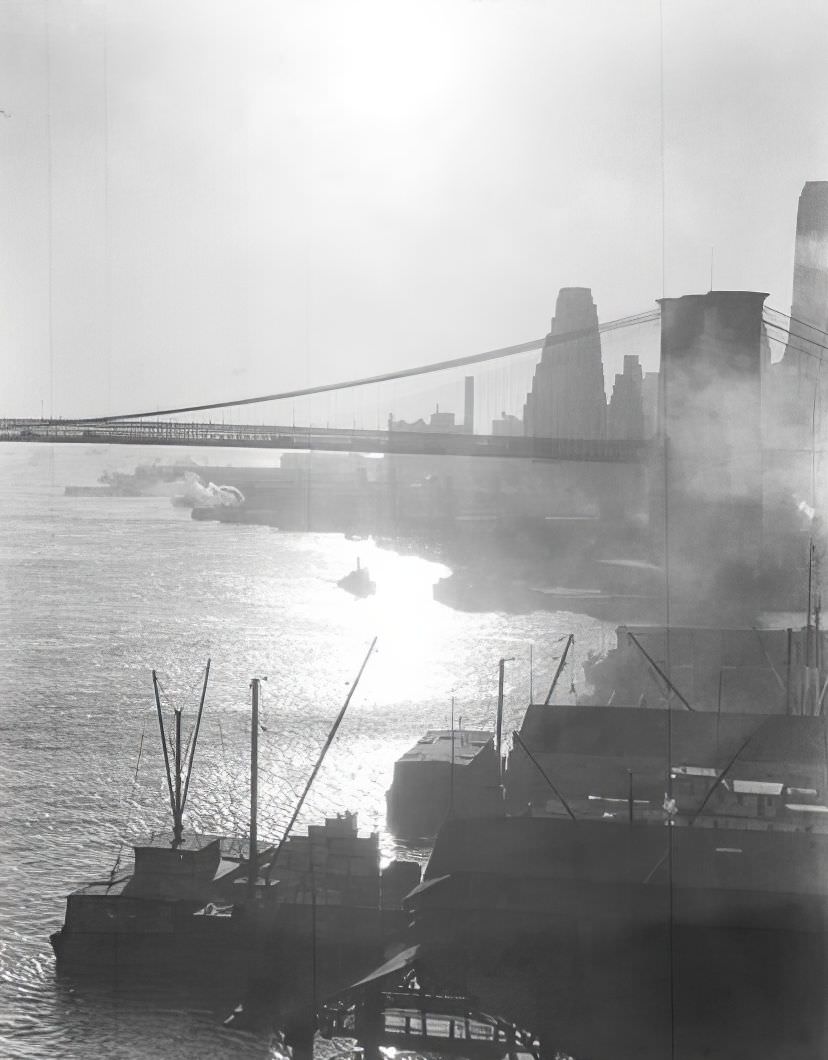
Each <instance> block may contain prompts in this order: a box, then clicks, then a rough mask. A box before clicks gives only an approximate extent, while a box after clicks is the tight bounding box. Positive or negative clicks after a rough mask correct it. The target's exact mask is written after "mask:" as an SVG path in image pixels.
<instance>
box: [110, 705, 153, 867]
mask: <svg viewBox="0 0 828 1060" xmlns="http://www.w3.org/2000/svg"><path fill="white" fill-rule="evenodd" d="M146 731H147V719H146V718H144V724H143V726H142V727H141V740H140V742H139V744H138V757H137V759H136V761H135V772H134V773H133V776H132V786H131V788H130V790H129V812H128V813H127V819H126V824H125V825H124V831H125V832H127V831H129V823H130V821H131V820H132V811H133V808H134V802H133V799H134V796H135V785H136V784H137V782H138V770H139V769H140V767H141V754H142V752H143V750H144V736H145V735H146ZM123 850H124V841H123V839H122V840H121V842H120V843H119V845H118V856H117V857H116V858H115V864H114V865H113V866H112V871H111V872H110V874H109V883H110V886H111V885H112V883H113V881H114V879H115V873H116V872H117V871H118V869H119V868H120V866H121V854H122V853H123Z"/></svg>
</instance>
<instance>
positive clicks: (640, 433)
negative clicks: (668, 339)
mask: <svg viewBox="0 0 828 1060" xmlns="http://www.w3.org/2000/svg"><path fill="white" fill-rule="evenodd" d="M643 384H644V373H643V372H642V370H641V363H640V362H639V360H638V357H637V356H636V355H635V354H629V353H628V354H625V356H624V370H623V371H622V372H620V373H618V374H616V376H615V384H614V385H613V388H612V396H611V397H610V402H609V408H608V409H607V437H608V438H625V439H633V438H646V437H647V435H646V433H645V426H644V398H643V392H642V391H643Z"/></svg>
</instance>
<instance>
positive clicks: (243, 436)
mask: <svg viewBox="0 0 828 1060" xmlns="http://www.w3.org/2000/svg"><path fill="white" fill-rule="evenodd" d="M658 318H659V311H658V310H657V309H656V310H651V311H649V312H647V313H639V314H635V315H634V316H629V317H624V318H621V319H618V320H612V321H609V322H606V323H603V324H600V325H599V327H598V332H599V333H607V332H613V331H619V330H621V329H625V328H631V327H635V326H637V325H642V324H648V323H652V322H654V321H657V320H658ZM594 337H595V329H594V328H587V329H582V330H578V331H567V332H565V333H562V334H558V335H547V336H546V337H545V338H539V339H534V340H531V341H529V342H524V343H520V344H517V345H513V346H507V347H502V348H499V349H494V350H488V351H486V352H484V353H478V354H472V355H470V356H465V357H458V358H453V359H451V360H443V361H439V362H436V363H429V364H421V365H418V366H416V367H412V368H403V369H398V370H395V371H391V372H386V373H382V374H378V375H373V376H367V377H361V378H356V379H349V380H344V381H340V382H334V383H325V384H321V385H317V386H310V387H306V388H303V389H298V390H290V391H282V392H278V393H270V394H262V395H257V396H253V397H244V398H240V399H233V400H224V401H218V402H211V403H202V404H193V405H187V406H180V407H175V408H163V409H150V410H147V409H144V410H138V411H135V412H126V413H119V414H118V415H110V416H99V417H83V418H66V417H62V418H60V419H45V418H40V419H34V418H29V419H20V418H8V419H0V441H2V442H44V443H51V444H95V445H102V444H104V445H141V446H201V447H215V448H240V449H277V450H306V451H308V450H311V451H313V450H321V451H328V452H341V453H366V454H378V455H384V454H403V455H405V454H408V455H425V456H428V455H440V456H464V457H481V456H482V457H500V458H504V457H514V458H522V459H533V460H565V461H591V462H603V463H637V462H640V461H641V460H642V458H643V456H644V454H645V452H646V450H647V449H648V443H647V442H646V441H644V440H641V439H636V440H622V439H606V438H581V437H575V438H560V437H540V436H527V435H525V434H523V433H517V432H516V431H515V430H514V429H512V430H511V431H510V432H508V433H506V432H500V433H497V432H493V433H481V432H475V430H474V427H475V424H474V417H473V416H472V417H471V422H469V421H468V416H469V413H468V409H467V410H466V414H467V420H466V421H465V422H463V423H462V424H461V425H455V424H454V422H453V420H454V417H453V415H451V414H448V416H447V414H446V413H443V414H442V419H441V418H440V415H439V412H438V416H437V418H436V419H437V422H436V423H435V422H434V421H435V417H432V423H431V424H430V425H426V424H425V423H424V422H423V420H422V415H423V412H425V408H424V405H425V402H426V400H427V399H426V397H425V394H426V393H427V389H424V388H423V382H422V381H423V380H424V379H425V380H428V379H435V378H436V379H439V380H442V386H443V388H444V390H445V386H446V382H445V381H446V379H449V380H451V378H452V373H453V378H454V380H455V382H456V381H457V379H458V372H459V371H461V370H462V372H463V373H468V372H469V371H470V370H471V371H477V372H480V371H481V366H483V370H485V367H486V366H489V367H490V366H492V365H497V364H502V363H506V362H508V364H509V365H511V366H514V365H515V363H516V361H517V360H519V359H520V358H521V357H523V371H522V372H521V371H518V372H517V373H516V377H517V378H518V379H519V382H518V383H517V385H515V383H514V381H513V382H512V384H510V385H507V389H509V388H511V390H512V391H515V390H516V391H517V395H518V397H520V404H521V405H522V400H523V399H525V396H526V393H527V391H528V390H529V389H530V388H531V374H532V373H534V369H535V367H536V364H537V351H538V350H541V349H542V348H543V349H548V348H550V347H555V346H565V345H568V344H570V345H571V344H572V343H576V342H578V341H579V340H582V339H586V338H594ZM527 354H534V357H533V358H532V361H531V363H528V372H529V374H528V375H527V361H526V358H525V355H527ZM413 379H419V380H420V383H419V385H420V394H419V399H420V407H419V416H420V420H419V422H418V423H415V424H408V423H405V422H404V421H398V422H397V423H394V421H393V417H392V410H391V409H390V408H383V410H382V412H383V418H384V419H387V427H386V428H385V429H381V428H380V427H379V425H377V426H376V427H373V428H367V427H365V426H357V424H356V423H355V422H352V423H350V424H349V425H348V426H344V425H342V423H341V421H342V420H343V419H346V418H348V419H352V420H353V419H354V415H353V410H352V408H351V407H348V408H342V407H340V408H338V409H337V410H336V412H335V414H334V416H333V419H334V421H336V420H337V419H338V420H339V421H340V422H339V424H337V423H336V422H334V423H333V424H332V423H330V422H325V425H324V426H321V425H314V423H313V422H312V414H311V412H310V406H308V405H307V401H308V399H319V398H320V396H327V397H328V398H331V397H333V398H334V399H336V397H337V396H338V395H342V394H345V393H346V392H349V391H350V392H359V393H361V394H362V395H365V393H366V392H372V391H373V392H374V394H375V395H376V393H377V392H378V388H382V387H385V388H386V390H387V388H388V386H389V385H392V386H398V385H399V384H400V383H401V381H407V380H413ZM449 385H450V384H449ZM427 386H428V383H426V387H427ZM521 388H522V396H521ZM502 390H503V387H502V386H501V391H502ZM397 396H398V395H397ZM514 398H515V394H514V393H513V394H512V399H513V400H512V404H513V406H514V404H515V400H514ZM378 400H379V399H378V398H376V397H374V398H373V399H369V400H368V401H365V399H364V397H363V405H366V404H367V405H369V406H376V405H377V403H378ZM383 400H386V401H391V400H393V398H389V397H388V396H386V398H384V399H383ZM407 400H408V403H409V406H411V397H410V395H409V396H408V398H407ZM494 400H495V401H496V405H495V406H494V407H498V408H500V406H501V405H502V406H504V407H505V406H506V405H507V404H508V403H509V401H508V400H507V398H506V397H504V395H503V394H502V393H501V394H500V395H499V396H498V397H496V398H495V399H494ZM288 401H290V402H291V403H293V404H294V408H295V402H297V401H300V402H302V401H304V402H306V404H305V408H306V410H307V413H308V422H307V423H305V424H303V425H297V424H296V423H295V422H293V423H291V424H290V425H285V424H273V425H270V424H265V423H258V424H257V423H252V422H221V423H216V422H214V421H213V420H212V419H210V420H206V419H205V414H206V413H216V412H218V411H221V412H222V419H223V420H224V418H225V414H226V413H227V411H228V410H230V411H231V413H232V414H235V415H238V414H239V410H242V409H245V408H246V407H247V406H252V405H265V404H268V405H272V406H276V405H278V403H280V402H281V403H282V406H281V407H282V408H284V403H285V402H288ZM438 409H439V406H438ZM330 411H331V410H330V408H329V409H327V410H326V414H325V417H324V418H325V420H326V421H327V420H329V419H330V418H331V416H330ZM516 411H520V408H519V407H518V408H517V409H516ZM504 415H505V412H504ZM194 417H195V418H194ZM231 418H232V417H231ZM377 418H378V419H379V414H378V415H377ZM480 418H483V417H482V416H481V417H480ZM509 418H510V419H511V420H512V421H513V423H517V422H519V420H518V417H515V416H511V415H510V417H509ZM447 420H448V421H449V422H447ZM412 428H413V429H412Z"/></svg>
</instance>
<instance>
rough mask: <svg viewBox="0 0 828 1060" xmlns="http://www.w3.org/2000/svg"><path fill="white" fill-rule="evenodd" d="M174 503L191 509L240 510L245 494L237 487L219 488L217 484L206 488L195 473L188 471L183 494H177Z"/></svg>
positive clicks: (210, 483)
mask: <svg viewBox="0 0 828 1060" xmlns="http://www.w3.org/2000/svg"><path fill="white" fill-rule="evenodd" d="M173 503H174V504H176V505H178V506H180V507H190V508H239V507H241V505H242V504H244V494H243V493H242V492H241V490H238V489H236V487H235V486H217V485H216V483H215V482H208V483H207V485H206V486H205V485H204V483H203V482H202V481H201V479H200V478H199V477H198V475H196V474H195V472H193V471H188V472H187V473H186V474H185V476H184V489H183V492H182V493H178V494H176V496H175V497H174V498H173Z"/></svg>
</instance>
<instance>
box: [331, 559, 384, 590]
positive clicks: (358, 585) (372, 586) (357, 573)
mask: <svg viewBox="0 0 828 1060" xmlns="http://www.w3.org/2000/svg"><path fill="white" fill-rule="evenodd" d="M336 584H337V585H338V586H339V588H340V589H344V590H345V592H346V593H351V595H352V596H360V597H366V596H373V595H374V593H375V592H376V591H377V586H376V583H375V582H373V581H371V574H370V572H369V570H368V568H367V567H361V566H360V563H359V557H358V556H357V561H356V567H355V568H354V569H353V570H352V571H350V572H349V573H348V574H346V575H345V577H344V578H340V579H339V581H338V582H337V583H336Z"/></svg>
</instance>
